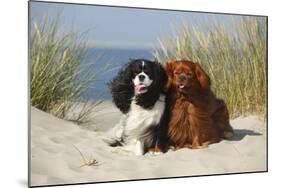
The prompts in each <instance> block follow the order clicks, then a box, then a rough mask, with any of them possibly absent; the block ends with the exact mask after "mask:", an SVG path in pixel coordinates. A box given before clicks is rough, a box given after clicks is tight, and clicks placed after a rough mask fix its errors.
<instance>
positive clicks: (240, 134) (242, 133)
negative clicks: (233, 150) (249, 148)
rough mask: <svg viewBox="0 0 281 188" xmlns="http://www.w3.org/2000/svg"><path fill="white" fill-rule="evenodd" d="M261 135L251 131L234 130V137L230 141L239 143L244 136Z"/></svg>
mask: <svg viewBox="0 0 281 188" xmlns="http://www.w3.org/2000/svg"><path fill="white" fill-rule="evenodd" d="M261 135H262V134H261V133H259V132H255V131H252V130H247V129H234V137H233V138H231V139H230V140H232V141H240V140H242V139H243V138H244V137H245V136H261Z"/></svg>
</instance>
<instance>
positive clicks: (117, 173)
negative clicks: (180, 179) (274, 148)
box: [30, 102, 267, 186]
mask: <svg viewBox="0 0 281 188" xmlns="http://www.w3.org/2000/svg"><path fill="white" fill-rule="evenodd" d="M98 110H100V112H99V113H98V114H96V116H95V117H96V121H95V125H94V126H92V129H85V128H83V129H81V128H80V127H79V126H77V125H75V124H73V123H71V122H67V121H63V120H60V119H58V118H56V117H53V116H52V115H50V114H47V113H45V112H42V111H40V110H38V109H35V108H32V109H31V169H30V170H31V185H32V186H36V185H50V184H70V183H82V182H101V181H117V180H130V179H146V178H160V177H175V176H191V175H206V174H221V173H237V172H253V171H265V170H266V161H267V159H266V156H267V155H266V125H265V123H264V122H263V121H261V120H260V119H259V118H258V117H256V116H249V117H246V118H238V119H235V120H232V121H231V124H232V126H233V128H234V129H235V137H234V139H233V140H232V141H225V140H224V141H222V142H220V143H218V144H213V145H210V146H209V147H208V148H206V149H199V150H190V149H181V150H178V151H169V152H168V153H165V154H161V155H157V156H152V155H145V156H134V155H121V154H116V153H112V152H111V148H110V147H109V146H107V145H106V144H105V143H104V142H103V141H102V139H101V137H102V136H103V135H104V132H102V131H105V130H107V129H108V128H110V127H112V126H113V125H114V124H115V123H117V122H118V120H119V117H120V112H119V111H118V110H117V109H116V108H115V107H114V106H113V105H112V104H111V103H110V102H106V103H104V104H102V105H100V106H99V107H98ZM93 130H98V131H99V132H97V131H93ZM72 144H74V145H75V146H77V147H78V148H79V149H80V150H81V152H82V153H83V154H84V155H85V156H86V158H90V156H91V155H92V156H93V157H94V158H95V159H96V160H97V161H99V163H100V165H99V166H85V167H81V168H79V166H80V165H82V164H83V160H82V158H81V156H80V154H79V152H78V151H77V150H75V148H74V146H73V145H72Z"/></svg>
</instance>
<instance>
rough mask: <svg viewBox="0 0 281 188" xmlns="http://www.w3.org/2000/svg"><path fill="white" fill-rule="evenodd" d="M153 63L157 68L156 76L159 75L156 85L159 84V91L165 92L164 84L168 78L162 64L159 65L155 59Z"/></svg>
mask: <svg viewBox="0 0 281 188" xmlns="http://www.w3.org/2000/svg"><path fill="white" fill-rule="evenodd" d="M155 63H156V64H157V66H158V68H157V73H156V74H158V75H159V76H158V78H159V79H160V80H159V82H158V83H159V84H160V88H161V90H162V91H165V86H166V83H167V80H168V76H167V74H166V71H165V69H164V67H163V64H161V63H159V62H158V61H157V60H156V59H155Z"/></svg>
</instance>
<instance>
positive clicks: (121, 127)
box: [111, 95, 165, 155]
mask: <svg viewBox="0 0 281 188" xmlns="http://www.w3.org/2000/svg"><path fill="white" fill-rule="evenodd" d="M164 109H165V96H164V95H161V96H160V97H159V100H158V101H157V102H156V103H155V105H154V106H153V108H151V109H144V108H142V107H141V106H139V105H137V104H136V103H135V101H134V100H133V101H132V103H131V106H130V111H129V112H128V113H127V114H126V115H124V116H123V117H122V118H121V119H120V121H119V123H118V124H117V125H116V126H115V127H114V128H113V129H112V130H111V135H114V136H113V138H115V139H116V140H121V139H122V138H123V139H125V140H124V144H125V145H123V147H122V148H123V149H124V150H127V151H132V152H134V153H135V154H136V155H143V154H144V142H143V137H146V139H152V138H148V137H151V136H152V135H151V134H149V132H148V131H149V128H150V127H151V126H157V125H158V124H159V122H160V120H161V117H162V116H163V113H164Z"/></svg>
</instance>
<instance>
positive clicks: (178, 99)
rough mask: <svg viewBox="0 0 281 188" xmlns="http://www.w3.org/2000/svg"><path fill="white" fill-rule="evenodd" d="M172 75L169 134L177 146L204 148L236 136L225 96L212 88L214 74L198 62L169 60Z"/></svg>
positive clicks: (168, 64) (166, 68)
mask: <svg viewBox="0 0 281 188" xmlns="http://www.w3.org/2000/svg"><path fill="white" fill-rule="evenodd" d="M164 67H165V70H166V72H167V75H168V82H167V85H166V89H167V101H168V106H169V116H170V120H169V124H168V138H169V142H170V145H171V146H173V147H175V149H179V148H183V147H188V148H193V149H195V148H202V147H207V146H208V145H209V144H212V143H216V142H219V141H220V140H221V139H223V138H230V137H232V136H233V129H232V127H231V125H230V123H229V114H228V110H227V107H226V105H225V103H224V101H223V100H221V99H218V98H216V96H215V95H214V93H213V92H212V91H211V89H210V84H211V82H210V78H209V76H208V75H207V74H206V73H205V71H204V70H203V69H202V68H201V67H200V65H199V64H198V63H193V62H191V61H172V62H168V63H165V66H164Z"/></svg>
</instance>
